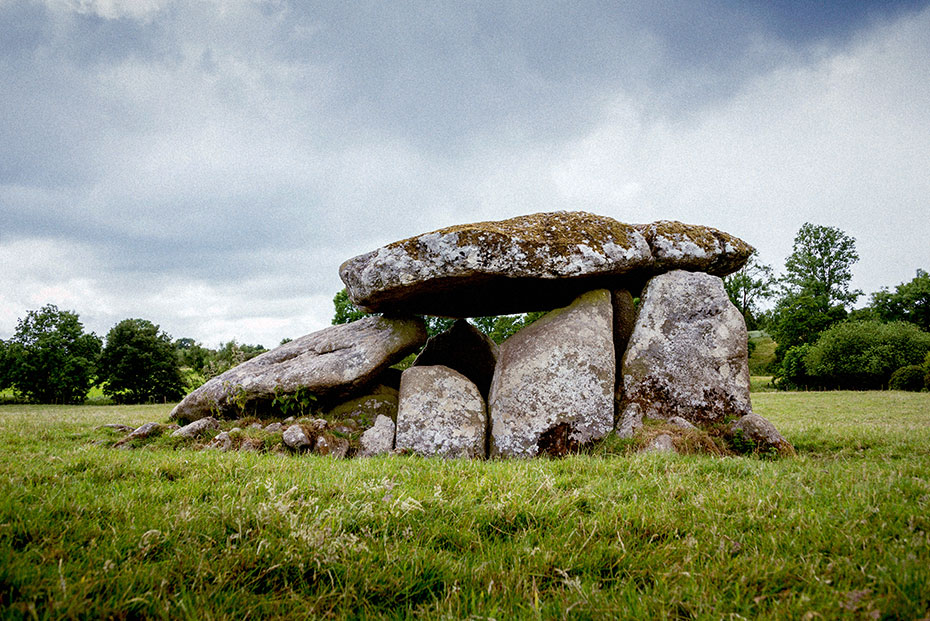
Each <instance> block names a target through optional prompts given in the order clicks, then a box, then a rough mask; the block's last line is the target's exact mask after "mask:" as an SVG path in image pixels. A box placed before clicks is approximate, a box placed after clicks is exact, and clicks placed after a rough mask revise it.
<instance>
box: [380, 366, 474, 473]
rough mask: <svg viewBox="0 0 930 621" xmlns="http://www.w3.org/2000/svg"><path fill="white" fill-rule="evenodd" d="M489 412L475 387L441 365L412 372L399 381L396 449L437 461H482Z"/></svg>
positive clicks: (405, 373)
mask: <svg viewBox="0 0 930 621" xmlns="http://www.w3.org/2000/svg"><path fill="white" fill-rule="evenodd" d="M486 432H487V409H486V407H485V402H484V399H482V397H481V393H480V392H479V391H478V387H477V386H475V384H474V383H473V382H472V381H471V380H469V379H468V378H467V377H465V376H464V375H462V374H461V373H459V372H458V371H454V370H452V369H450V368H448V367H444V366H441V365H438V366H430V367H410V368H409V369H407V370H406V371H404V374H403V375H402V376H401V380H400V402H399V404H398V408H397V437H396V441H395V445H396V447H397V448H398V449H409V450H411V451H413V452H415V453H418V454H420V455H437V456H441V457H449V458H454V457H484V456H485V435H486Z"/></svg>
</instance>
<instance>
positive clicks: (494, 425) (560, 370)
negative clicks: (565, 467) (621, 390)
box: [489, 289, 616, 457]
mask: <svg viewBox="0 0 930 621" xmlns="http://www.w3.org/2000/svg"><path fill="white" fill-rule="evenodd" d="M615 372H616V360H615V355H614V341H613V310H612V307H611V294H610V292H609V291H607V290H605V289H600V290H596V291H590V292H588V293H585V294H583V295H581V296H579V297H578V298H577V299H576V300H575V301H574V302H572V304H571V305H569V306H567V307H565V308H560V309H557V310H554V311H552V312H550V313H548V314H547V315H545V316H543V317H542V318H540V319H538V320H537V321H536V322H534V323H533V324H531V325H529V326H527V327H526V328H524V329H522V330H521V331H519V332H517V333H516V334H515V335H513V336H512V337H510V338H509V339H508V340H506V341H505V342H504V343H503V344H502V345H501V351H500V357H499V358H498V363H497V369H496V371H495V373H494V381H493V382H492V384H491V398H490V403H489V413H490V417H491V455H492V456H502V457H533V456H534V455H537V454H538V453H540V451H541V449H550V450H549V451H548V452H550V453H556V454H558V453H560V452H564V451H566V450H571V449H572V448H573V447H576V446H578V445H582V444H585V443H587V442H590V441H591V440H596V439H598V438H601V437H603V436H605V435H606V434H607V433H609V432H610V430H611V429H612V427H613V419H614V415H613V412H614V407H613V396H614V383H615ZM541 445H542V446H541ZM553 447H555V449H554V450H553Z"/></svg>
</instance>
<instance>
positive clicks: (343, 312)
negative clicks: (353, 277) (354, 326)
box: [333, 289, 371, 326]
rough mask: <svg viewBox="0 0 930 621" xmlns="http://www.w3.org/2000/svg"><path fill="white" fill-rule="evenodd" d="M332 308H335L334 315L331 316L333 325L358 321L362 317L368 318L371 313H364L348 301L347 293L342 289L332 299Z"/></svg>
mask: <svg viewBox="0 0 930 621" xmlns="http://www.w3.org/2000/svg"><path fill="white" fill-rule="evenodd" d="M333 306H335V307H336V314H335V315H333V325H334V326H335V325H338V324H341V323H351V322H353V321H358V320H359V319H361V318H362V317H368V316H369V315H370V314H371V313H366V312H365V311H363V310H362V309H360V308H359V307H358V306H356V305H355V304H353V303H352V300H350V299H349V292H348V291H346V290H345V289H343V290H342V291H340V292H339V293H337V294H336V297H334V298H333Z"/></svg>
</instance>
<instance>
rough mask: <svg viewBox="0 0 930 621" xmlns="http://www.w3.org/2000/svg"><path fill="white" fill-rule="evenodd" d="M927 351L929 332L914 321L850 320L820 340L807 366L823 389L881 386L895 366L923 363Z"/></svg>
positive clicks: (882, 386)
mask: <svg viewBox="0 0 930 621" xmlns="http://www.w3.org/2000/svg"><path fill="white" fill-rule="evenodd" d="M928 352H930V334H928V333H926V332H923V331H922V330H920V329H919V328H918V327H917V326H915V325H913V324H909V323H904V322H893V323H880V322H877V321H847V322H844V323H840V324H837V325H835V326H833V327H831V328H829V329H827V330H826V331H825V332H824V333H823V334H822V335H821V336H820V338H819V339H817V342H816V343H814V345H812V346H811V348H810V350H808V352H807V353H806V355H805V356H804V367H805V370H806V372H807V373H808V374H809V375H810V376H811V378H812V380H813V383H814V384H816V385H818V386H819V387H822V388H844V389H852V390H868V389H881V388H884V387H885V386H887V385H888V381H889V379H890V378H891V374H892V372H893V371H894V370H895V369H899V368H901V367H903V366H908V365H916V364H920V362H921V360H923V359H924V357H925V356H926V355H927V353H928Z"/></svg>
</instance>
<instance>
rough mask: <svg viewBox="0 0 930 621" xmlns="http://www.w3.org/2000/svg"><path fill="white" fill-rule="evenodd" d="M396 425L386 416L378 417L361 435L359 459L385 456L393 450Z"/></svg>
mask: <svg viewBox="0 0 930 621" xmlns="http://www.w3.org/2000/svg"><path fill="white" fill-rule="evenodd" d="M395 429H396V425H395V424H394V421H392V420H391V419H390V418H388V417H387V416H383V415H379V416H378V417H377V418H376V419H375V424H374V425H373V426H372V427H370V428H369V429H367V430H366V431H365V433H363V434H362V437H361V440H360V441H359V442H360V444H361V448H360V449H359V452H358V455H359V457H374V456H375V455H385V454H387V453H390V452H391V451H392V450H393V449H394V431H395Z"/></svg>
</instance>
